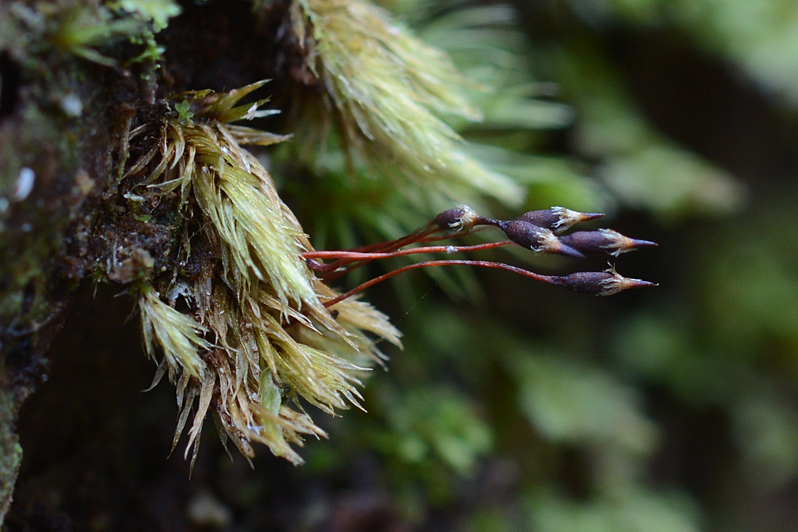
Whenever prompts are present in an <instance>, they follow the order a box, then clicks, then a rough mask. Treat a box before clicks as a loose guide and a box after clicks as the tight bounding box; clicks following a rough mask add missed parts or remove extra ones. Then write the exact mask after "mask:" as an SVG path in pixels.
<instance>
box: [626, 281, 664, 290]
mask: <svg viewBox="0 0 798 532" xmlns="http://www.w3.org/2000/svg"><path fill="white" fill-rule="evenodd" d="M626 281H627V283H628V284H629V286H628V287H629V288H647V287H649V286H659V283H652V282H651V281H644V280H643V279H626Z"/></svg>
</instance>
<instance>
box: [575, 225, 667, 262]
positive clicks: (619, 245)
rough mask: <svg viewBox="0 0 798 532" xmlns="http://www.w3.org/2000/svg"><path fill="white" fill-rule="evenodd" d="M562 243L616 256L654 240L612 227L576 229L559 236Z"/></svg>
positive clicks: (578, 248) (577, 248) (582, 249)
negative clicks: (624, 232)
mask: <svg viewBox="0 0 798 532" xmlns="http://www.w3.org/2000/svg"><path fill="white" fill-rule="evenodd" d="M560 240H562V242H563V244H565V245H566V246H570V247H572V248H573V249H576V250H579V251H580V252H582V253H585V254H599V253H607V254H608V255H613V256H615V257H617V256H618V255H620V254H621V253H626V252H628V251H634V250H635V249H637V248H641V247H647V246H656V245H657V244H656V242H650V241H648V240H636V239H634V238H629V237H627V236H624V235H622V234H621V233H619V232H618V231H613V230H612V229H599V230H598V231H576V232H574V233H571V234H570V235H565V236H563V237H560Z"/></svg>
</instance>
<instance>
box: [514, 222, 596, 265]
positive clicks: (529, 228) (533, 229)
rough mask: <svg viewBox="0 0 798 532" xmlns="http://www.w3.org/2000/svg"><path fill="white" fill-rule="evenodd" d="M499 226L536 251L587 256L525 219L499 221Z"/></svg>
mask: <svg viewBox="0 0 798 532" xmlns="http://www.w3.org/2000/svg"><path fill="white" fill-rule="evenodd" d="M498 226H499V228H500V229H501V230H502V231H504V233H505V234H506V235H507V238H509V239H510V240H511V241H513V242H515V243H516V244H518V245H519V246H521V247H525V248H527V249H531V250H532V251H534V252H536V253H556V254H558V255H567V256H569V257H576V258H582V259H583V258H585V256H584V255H582V254H581V253H580V252H579V251H577V250H575V249H573V248H571V247H568V246H566V245H564V244H563V243H562V242H560V240H559V239H558V238H557V236H556V235H555V234H554V233H553V232H552V231H551V230H550V229H546V228H545V227H540V226H539V225H535V224H533V223H531V222H527V221H525V220H509V221H503V220H502V221H499V222H498Z"/></svg>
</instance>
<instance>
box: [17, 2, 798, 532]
mask: <svg viewBox="0 0 798 532" xmlns="http://www.w3.org/2000/svg"><path fill="white" fill-rule="evenodd" d="M383 5H384V7H386V8H387V9H389V10H390V11H392V12H393V13H394V14H395V15H396V16H397V17H399V18H400V20H402V21H404V22H405V23H406V24H407V25H408V26H410V27H412V28H413V29H414V30H415V31H416V33H417V34H418V35H419V36H421V37H422V38H423V39H425V40H426V41H427V42H429V43H431V44H433V45H435V46H438V47H440V48H443V49H445V50H446V51H447V52H449V53H450V54H451V56H452V58H453V59H454V61H455V63H456V64H457V66H458V67H459V68H460V69H461V70H462V71H463V72H464V73H465V74H467V75H468V76H470V77H471V78H472V79H474V80H475V81H477V85H478V86H475V87H474V90H473V93H472V94H471V96H472V98H473V99H474V100H475V101H476V102H477V103H478V104H479V105H480V106H481V108H482V109H483V111H484V113H485V121H484V122H483V123H481V124H473V123H465V122H463V123H459V124H454V125H455V126H456V127H457V129H458V130H459V131H460V132H461V134H463V135H464V137H465V138H466V139H468V140H469V141H471V143H472V144H471V146H470V148H469V149H471V150H472V151H473V154H475V155H476V156H477V158H479V159H480V160H481V161H483V162H486V163H487V164H488V165H489V166H490V167H491V168H493V169H495V170H498V171H501V172H503V173H505V174H506V175H510V176H511V177H513V178H514V179H516V181H518V182H519V183H522V184H523V185H524V186H525V187H527V188H528V190H529V195H528V197H527V199H526V203H525V205H524V206H523V207H521V208H519V209H517V210H514V211H512V212H511V211H510V210H509V209H507V208H506V207H505V208H503V207H502V206H500V205H490V204H487V205H486V207H485V208H488V209H493V211H492V212H493V213H495V214H498V215H506V216H508V217H509V216H515V215H518V214H520V213H521V212H523V211H524V210H531V209H540V208H548V207H550V206H552V205H563V206H566V207H569V208H573V209H577V210H583V211H603V212H607V213H608V217H607V218H604V219H602V220H601V222H602V223H601V226H602V227H603V226H609V227H612V228H614V229H617V230H619V231H621V232H623V233H624V234H627V235H629V236H632V237H636V238H644V239H649V240H656V241H658V242H659V243H660V247H659V248H657V249H653V250H648V249H647V250H643V251H638V252H636V253H634V254H631V255H624V256H622V257H620V258H619V259H618V260H617V266H618V270H619V271H620V272H621V273H622V274H624V275H627V276H630V277H639V278H644V279H648V280H652V281H656V282H659V283H660V287H659V288H657V289H649V290H645V291H638V292H629V293H623V294H620V295H618V296H615V297H613V298H594V297H589V296H582V295H577V294H571V293H566V292H563V291H561V290H559V289H556V288H553V287H548V286H538V285H536V284H535V283H534V282H533V281H530V280H528V279H523V278H516V277H514V276H512V275H511V274H509V273H504V272H499V273H493V272H490V273H483V272H463V271H456V272H455V271H452V272H450V273H449V274H441V273H438V272H436V273H435V274H434V275H431V276H427V275H424V274H423V273H419V272H414V273H410V274H406V275H405V276H403V277H401V278H399V279H398V280H397V282H396V283H394V284H392V285H391V284H390V283H386V286H380V287H375V288H373V289H370V290H369V291H368V292H367V293H366V298H367V299H368V300H369V301H371V302H373V303H374V304H375V305H376V306H377V307H378V308H380V309H382V310H384V311H385V312H387V313H388V314H390V315H391V317H392V320H393V322H394V323H395V324H396V325H397V326H398V327H399V328H400V329H401V330H402V331H403V332H404V334H405V338H404V340H405V349H404V351H387V353H388V354H389V355H390V357H391V360H390V362H389V363H388V370H387V371H383V370H381V369H376V370H375V371H374V372H373V374H372V375H371V376H370V377H369V378H368V379H367V382H366V386H365V389H364V392H363V393H364V397H365V401H364V403H363V404H364V405H365V407H366V408H367V410H368V413H363V412H359V411H347V412H344V413H342V416H341V417H340V418H331V419H323V418H322V416H320V415H315V416H314V417H315V418H316V419H317V420H318V422H320V423H322V424H323V427H324V428H325V430H327V431H328V432H329V433H330V438H329V440H325V441H312V442H308V444H307V446H306V447H305V449H303V450H302V451H301V454H302V455H303V457H304V458H305V459H306V461H307V464H306V465H305V466H303V467H301V468H293V467H291V466H289V465H288V464H285V463H283V462H282V461H281V460H280V459H278V458H274V457H272V456H268V452H267V451H266V450H265V449H261V450H259V458H258V459H257V460H256V461H255V469H254V471H253V470H250V469H249V466H248V464H247V463H246V461H245V460H243V459H242V458H241V457H240V456H234V457H233V460H232V461H231V460H230V458H228V457H227V455H226V454H225V453H224V450H223V449H222V447H221V445H220V444H219V442H218V438H216V435H215V434H213V430H212V429H209V430H207V431H206V434H204V435H203V438H204V439H203V449H202V450H201V451H200V456H199V459H198V461H197V467H196V469H195V472H194V478H193V479H192V480H191V481H189V480H188V479H187V465H186V464H185V463H184V462H183V461H182V458H181V457H178V456H173V457H172V458H171V459H170V460H168V461H166V462H164V457H165V456H166V455H167V453H168V451H169V443H170V442H171V431H172V430H173V428H174V418H173V415H174V409H175V407H174V404H173V397H172V396H171V393H172V392H171V390H165V389H164V388H163V387H162V388H159V389H156V390H155V391H153V392H150V393H149V394H145V395H141V394H139V393H138V390H141V389H143V388H146V386H147V384H148V381H149V378H150V377H151V374H152V367H151V366H150V365H149V363H148V362H147V361H146V360H145V359H144V357H142V356H140V354H139V353H138V351H139V349H138V340H137V339H136V334H137V332H136V325H135V324H128V325H127V326H126V328H125V329H124V330H123V331H121V332H120V334H119V335H118V336H117V337H115V339H108V338H105V337H103V338H100V336H101V335H100V334H99V333H98V332H97V331H94V332H92V330H91V328H88V327H87V326H86V324H87V323H92V322H93V321H92V320H101V319H110V318H108V317H107V315H108V314H114V315H115V316H116V317H118V318H120V320H119V321H122V320H123V319H124V316H125V314H126V313H127V312H128V311H129V308H130V302H129V301H122V300H119V299H116V298H114V297H113V295H114V294H113V292H112V291H109V290H101V292H100V293H99V294H98V296H97V298H98V299H95V300H92V299H91V294H89V293H88V290H87V291H86V292H87V293H84V294H83V299H84V301H83V303H82V304H79V305H78V306H77V308H78V311H77V312H76V313H75V314H74V316H73V317H72V318H70V320H69V321H68V323H67V325H66V326H65V330H64V335H63V337H62V339H61V340H59V343H57V344H55V345H54V348H53V351H54V355H53V358H54V362H53V368H52V371H51V373H50V376H51V381H52V382H51V383H49V384H47V385H44V386H42V387H41V389H40V391H39V392H38V393H37V394H36V395H35V396H34V397H32V398H31V399H30V401H29V402H28V403H26V405H25V411H24V412H23V417H22V419H21V421H20V427H21V428H20V432H21V435H22V443H23V446H24V448H25V452H26V455H25V456H26V460H27V462H26V464H25V465H24V466H23V472H22V475H21V477H20V482H19V489H18V492H17V501H18V503H17V507H16V508H17V509H16V510H15V512H16V514H14V515H12V516H11V518H10V519H9V522H8V523H7V526H9V527H11V529H14V528H13V527H14V526H16V525H15V524H14V523H22V522H23V521H24V520H23V518H22V517H20V516H23V515H24V516H27V517H26V519H28V521H26V522H27V523H31V522H37V521H36V519H37V518H36V517H35V516H37V515H42V516H47V518H46V519H49V521H47V523H44V521H46V519H45V517H41V520H42V524H40V528H39V529H42V530H56V529H58V528H57V526H56V525H57V524H58V523H62V522H63V523H71V525H70V526H74V527H75V529H76V530H77V529H81V530H82V529H91V530H143V529H152V530H211V529H217V528H218V529H225V530H237V531H238V530H241V531H243V530H291V531H298V530H302V531H304V530H320V531H344V530H347V531H348V530H353V531H364V532H365V531H377V530H391V531H402V530H441V531H443V530H446V531H449V530H457V531H473V532H478V531H480V532H481V531H484V532H502V531H535V532H604V531H606V532H691V531H719V532H720V531H724V532H727V531H728V532H737V531H739V532H743V531H751V532H787V531H792V530H798V238H796V236H795V234H796V231H798V216H797V215H798V210H796V208H795V204H796V196H797V193H798V190H796V189H797V188H798V187H796V179H795V175H796V173H797V172H798V150H797V148H798V143H796V138H798V120H796V119H797V118H798V4H796V3H795V2H792V1H789V0H757V1H748V0H689V1H688V0H675V1H664V0H648V1H646V0H641V1H634V0H540V1H534V0H527V1H519V2H517V3H515V4H499V3H491V2H482V3H474V2H469V3H463V2H460V1H455V0H442V1H441V2H431V1H419V0H395V1H393V2H386V3H384V4H383ZM294 161H295V159H294V158H293V157H292V153H291V152H290V151H289V149H286V151H285V152H278V153H275V154H274V157H273V169H272V170H273V173H274V174H275V176H276V178H277V179H279V180H280V185H281V187H282V189H283V191H284V193H285V198H286V201H287V202H288V203H289V204H290V205H291V207H292V208H293V209H294V210H295V212H296V213H297V216H298V218H299V219H300V220H301V221H302V223H303V224H304V225H305V229H306V230H307V231H308V233H310V234H311V235H312V237H313V238H314V244H315V245H316V246H317V247H319V248H328V249H334V248H336V247H338V246H343V247H347V246H351V245H358V244H359V243H361V242H371V241H375V240H381V239H384V238H392V237H395V236H398V235H400V234H403V233H404V232H406V231H408V230H411V229H413V228H415V227H417V226H419V225H421V224H422V223H423V222H424V221H425V220H427V219H429V218H430V217H431V216H432V215H433V214H434V211H432V210H430V209H431V207H432V205H429V203H433V204H434V203H435V202H431V201H430V202H427V201H420V200H419V201H417V202H414V199H413V197H412V195H408V194H402V193H401V192H400V191H398V190H395V189H394V188H393V187H391V186H385V185H384V184H380V183H379V182H378V181H375V180H373V179H371V178H370V177H369V176H366V175H364V176H361V177H360V178H352V176H351V175H349V174H347V173H346V172H345V166H344V164H343V161H342V157H341V154H340V153H336V151H335V150H331V151H329V152H328V153H327V155H326V156H325V158H324V159H323V160H322V161H321V162H319V163H318V164H317V165H316V166H314V167H313V169H312V171H310V170H307V169H305V170H301V169H299V170H298V169H297V168H296V166H295V165H294V164H293V163H294ZM299 175H301V178H298V177H296V176H299ZM281 176H282V177H281ZM322 206H323V208H321V207H322ZM594 226H596V227H598V226H599V225H597V224H595V223H594ZM493 257H494V258H499V259H501V260H507V261H512V262H514V263H516V264H522V265H525V266H526V267H530V268H533V269H535V270H536V271H542V272H545V273H561V272H568V271H575V270H577V269H590V268H592V269H602V268H604V267H606V261H602V260H599V261H595V262H592V263H588V264H587V265H585V264H582V263H579V264H577V263H574V262H573V261H570V260H557V259H555V258H544V259H535V260H534V261H533V262H524V261H526V260H527V258H525V257H521V256H511V255H507V254H506V253H505V254H502V253H498V252H497V253H496V254H495V255H494V256H493ZM381 271H382V270H380V269H379V268H377V267H375V268H374V269H372V270H371V272H370V273H371V274H372V275H373V274H376V273H380V272H381ZM349 282H350V283H351V284H356V282H357V279H353V280H350V281H349ZM98 300H99V303H98ZM97 307H102V309H103V310H102V311H100V310H97ZM92 309H94V310H92ZM100 314H103V315H102V316H101V315H100ZM79 351H85V352H86V353H87V355H86V356H87V357H89V358H88V361H87V360H86V359H83V358H80V357H66V356H59V353H60V352H65V353H66V352H79ZM91 357H93V358H91ZM111 357H113V359H114V363H113V364H112V363H111V361H110V360H108V359H109V358H111ZM98 361H100V362H99V363H98ZM117 361H118V362H117ZM97 372H100V375H101V376H102V377H103V379H104V381H103V382H108V383H109V384H105V385H98V384H97V382H98V381H97V379H96V375H97ZM103 372H104V373H103ZM81 379H85V380H83V381H82V380H81ZM115 379H116V380H115ZM65 382H66V383H68V384H65ZM119 382H123V383H124V384H119ZM81 383H83V384H84V385H82V384H81ZM70 387H71V388H70ZM109 397H114V399H109ZM54 411H55V412H60V414H59V415H57V416H53V415H52V412H54ZM47 413H50V414H49V415H47ZM122 414H124V415H122ZM53 418H55V419H53ZM54 435H60V436H58V437H57V438H56V437H55V436H54ZM178 448H179V449H180V448H181V447H178ZM109 472H114V474H113V475H111V474H109ZM56 485H57V486H62V487H63V486H70V485H71V486H75V489H74V490H69V489H61V491H58V490H55V489H54V488H53V489H52V490H51V492H48V491H47V489H49V488H46V486H56ZM48 493H50V498H48V495H47V494H48ZM203 497H204V498H203ZM197 501H201V502H202V503H203V504H199V503H197ZM209 501H210V502H209ZM195 503H196V504H198V506H196V507H197V508H205V509H206V510H207V509H209V508H210V509H215V510H214V511H215V512H216V513H213V512H210V513H208V512H205V513H203V512H202V511H200V510H196V512H195V513H192V510H191V509H192V508H195V507H194V506H192V504H195ZM48 509H50V510H48ZM37 512H39V513H37ZM48 512H49V513H48ZM66 515H68V517H65V516H66ZM15 516H16V517H15ZM15 519H16V520H15ZM59 519H62V521H59ZM48 523H49V524H48ZM53 523H55V524H56V525H54V524H53ZM48 526H49V528H48ZM26 530H27V528H26Z"/></svg>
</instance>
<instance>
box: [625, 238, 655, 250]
mask: <svg viewBox="0 0 798 532" xmlns="http://www.w3.org/2000/svg"><path fill="white" fill-rule="evenodd" d="M630 240H631V242H632V246H631V247H633V248H655V247H658V246H659V244H657V243H656V242H652V241H651V240H637V239H635V238H631V239H630Z"/></svg>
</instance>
